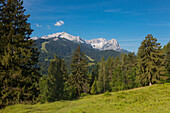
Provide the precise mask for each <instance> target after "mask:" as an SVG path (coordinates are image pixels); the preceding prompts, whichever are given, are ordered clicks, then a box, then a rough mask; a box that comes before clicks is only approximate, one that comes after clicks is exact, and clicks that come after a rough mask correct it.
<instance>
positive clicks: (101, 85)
mask: <svg viewBox="0 0 170 113" xmlns="http://www.w3.org/2000/svg"><path fill="white" fill-rule="evenodd" d="M107 71H108V70H106V61H105V59H104V57H103V58H102V59H101V61H100V63H99V76H98V81H97V88H98V92H99V93H103V92H106V91H110V89H111V88H110V77H109V74H107Z"/></svg>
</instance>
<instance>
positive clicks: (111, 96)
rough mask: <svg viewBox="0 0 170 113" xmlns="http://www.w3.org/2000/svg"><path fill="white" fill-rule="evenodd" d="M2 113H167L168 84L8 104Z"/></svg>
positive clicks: (168, 103) (169, 110) (169, 85)
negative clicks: (35, 102)
mask: <svg viewBox="0 0 170 113" xmlns="http://www.w3.org/2000/svg"><path fill="white" fill-rule="evenodd" d="M0 112H3V113H28V112H35V113H40V112H43V113H145V112H147V113H170V84H159V85H153V86H150V87H143V88H136V89H132V90H126V91H119V92H112V93H109V92H107V93H106V94H100V95H87V96H85V97H83V98H81V99H77V100H73V101H57V102H53V103H45V104H35V105H13V106H8V107H6V108H5V109H4V110H1V111H0Z"/></svg>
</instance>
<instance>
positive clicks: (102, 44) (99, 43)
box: [32, 32, 121, 51]
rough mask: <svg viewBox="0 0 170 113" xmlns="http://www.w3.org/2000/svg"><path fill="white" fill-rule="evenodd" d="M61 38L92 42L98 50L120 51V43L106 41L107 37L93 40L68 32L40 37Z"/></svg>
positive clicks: (112, 40)
mask: <svg viewBox="0 0 170 113" xmlns="http://www.w3.org/2000/svg"><path fill="white" fill-rule="evenodd" d="M58 37H59V38H65V39H67V40H70V41H77V42H79V43H85V44H90V45H91V46H92V47H93V48H94V49H98V50H116V51H120V50H121V48H120V45H119V43H118V42H117V41H116V40H115V39H111V40H109V41H106V39H105V38H98V39H92V40H85V39H83V38H81V37H79V36H73V35H70V34H68V33H66V32H58V33H53V34H51V35H47V36H43V37H40V39H50V38H54V39H53V41H57V40H58ZM32 39H33V40H37V39H38V38H37V37H32Z"/></svg>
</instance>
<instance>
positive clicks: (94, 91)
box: [90, 78, 97, 95]
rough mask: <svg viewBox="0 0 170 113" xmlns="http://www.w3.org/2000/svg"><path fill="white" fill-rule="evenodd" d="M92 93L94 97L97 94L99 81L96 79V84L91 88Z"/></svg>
mask: <svg viewBox="0 0 170 113" xmlns="http://www.w3.org/2000/svg"><path fill="white" fill-rule="evenodd" d="M90 93H91V94H92V95H95V94H97V79H96V78H95V80H94V82H93V85H92V87H91V91H90Z"/></svg>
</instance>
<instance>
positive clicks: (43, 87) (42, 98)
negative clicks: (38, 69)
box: [39, 75, 48, 103]
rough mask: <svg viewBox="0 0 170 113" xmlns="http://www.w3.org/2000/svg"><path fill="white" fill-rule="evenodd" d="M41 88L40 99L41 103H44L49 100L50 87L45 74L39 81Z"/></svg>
mask: <svg viewBox="0 0 170 113" xmlns="http://www.w3.org/2000/svg"><path fill="white" fill-rule="evenodd" d="M39 88H40V95H39V101H40V102H41V103H44V102H46V101H47V97H48V95H47V93H48V88H47V76H46V75H43V76H42V77H41V79H40V82H39Z"/></svg>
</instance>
